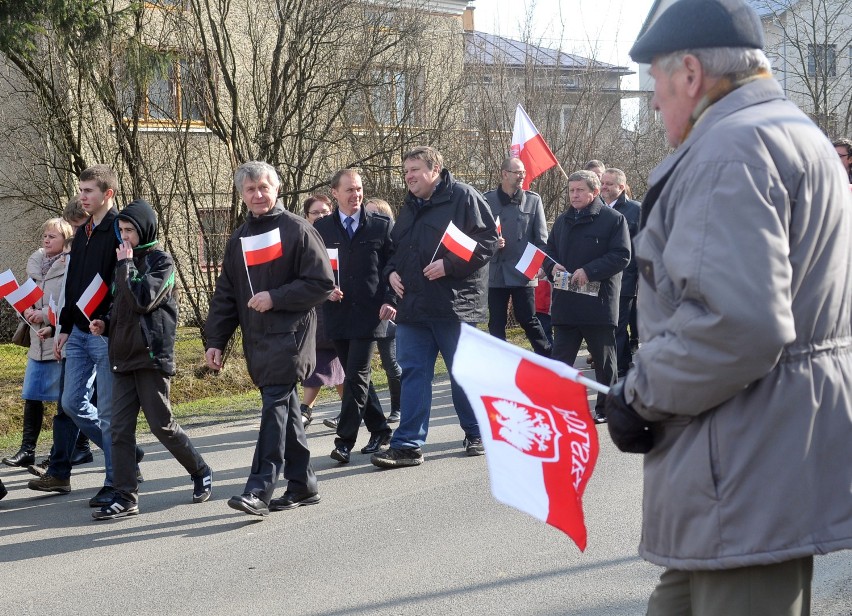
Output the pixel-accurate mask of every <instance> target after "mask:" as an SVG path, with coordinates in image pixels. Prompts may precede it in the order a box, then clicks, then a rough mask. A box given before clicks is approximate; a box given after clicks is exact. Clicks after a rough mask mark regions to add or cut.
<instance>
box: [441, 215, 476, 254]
mask: <svg viewBox="0 0 852 616" xmlns="http://www.w3.org/2000/svg"><path fill="white" fill-rule="evenodd" d="M441 244H443V245H444V247H445V248H446V249H447V250H449V251H450V252H451V253H453V254H454V255H456V256H457V257H459V258H461V259H464V260H465V261H470V260H471V259H472V258H473V251H474V250H476V240H475V239H473V238H472V237H470V236H468V235H465V233H464V231H462V230H461V229H459V228H458V227H457V226H455V225H454V224H453V221H452V220H451V221H450V224H449V225H447V230H446V231H444V236H443V237H442V238H441Z"/></svg>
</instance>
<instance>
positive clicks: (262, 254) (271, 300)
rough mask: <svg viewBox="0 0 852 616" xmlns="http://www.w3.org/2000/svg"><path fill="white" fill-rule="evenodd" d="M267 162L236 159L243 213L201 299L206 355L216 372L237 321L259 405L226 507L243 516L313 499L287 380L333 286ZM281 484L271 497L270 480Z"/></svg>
mask: <svg viewBox="0 0 852 616" xmlns="http://www.w3.org/2000/svg"><path fill="white" fill-rule="evenodd" d="M280 184H281V182H280V180H279V179H278V173H277V172H276V171H275V168H274V167H272V165H269V164H267V163H264V162H260V161H250V162H247V163H244V164H242V165H241V166H240V167H239V168H238V169H237V171H236V173H235V174H234V185H235V187H236V189H237V191H238V192H239V193H240V196H241V197H242V199H243V202H244V203H245V205H246V207H247V208H248V214H247V215H246V222H245V223H244V224H243V225H242V226H240V227H239V228H238V229H237V230H236V231H234V233H233V235H231V238H230V239H229V240H228V244H227V245H226V246H225V256H224V258H223V261H222V272H221V273H220V274H219V279H218V280H217V281H216V291H215V292H214V293H213V298H212V299H211V300H210V311H209V312H208V315H207V323H206V324H205V325H204V334H205V336H206V338H207V352H206V354H205V359H206V361H207V366H208V367H209V368H210V369H212V370H217V371H218V370H220V369H221V368H222V350H223V349H224V348H225V347H226V345H227V344H228V340H230V338H231V336H232V335H233V333H234V330H236V328H237V326H238V325H239V326H240V328H241V329H242V336H243V352H244V353H245V357H246V363H247V364H248V370H249V374H250V375H251V378H252V381H254V383H255V385H257V386H258V387H259V388H260V395H261V400H262V404H263V408H262V409H261V412H260V432H259V433H258V436H257V446H256V447H255V450H254V460H253V461H252V465H251V474H250V475H249V478H248V480H247V481H246V486H245V489H244V490H243V493H242V494H241V495H239V496H234V497H232V498H231V499H230V500H229V501H228V506H230V507H231V508H233V509H236V510H238V511H242V512H244V513H247V514H250V515H257V516H265V515H268V514H269V511H270V509H271V510H272V511H283V510H286V509H293V508H295V507H299V506H302V505H312V504H314V503H317V502H319V499H320V497H319V493H318V491H317V478H316V475H315V474H314V471H313V469H312V468H311V452H310V450H309V449H308V442H307V439H306V438H305V429H304V427H303V425H302V413H301V411H300V409H299V395H298V393H297V392H296V383H297V381H299V380H302V379H304V378H305V377H307V376H308V375H309V374H311V372H313V368H314V365H315V364H316V349H315V346H314V345H315V338H316V336H315V333H316V314H315V313H314V310H313V308H314V307H315V306H318V305H319V304H321V303H322V302H324V301H325V300H326V299H327V298H328V297H329V295H331V292H332V291H333V290H334V277H333V274H332V271H331V264H330V263H329V260H328V253H327V252H326V250H325V244H323V242H322V239H321V238H320V236H319V234H318V233H317V231H316V230H315V229H314V228H313V226H312V225H311V224H310V223H309V222H308V221H307V220H305V219H304V218H302V217H301V216H296V215H295V214H292V213H290V212H288V211H287V210H286V209H284V205H283V204H282V203H281V202H280V201H278V188H279V186H280ZM282 471H283V473H284V477H285V478H286V479H287V489H286V491H285V492H284V494H283V495H282V496H281V497H279V498H275V499H273V498H272V492H273V490H274V489H275V484H276V483H277V481H278V476H279V475H280V474H281V473H282Z"/></svg>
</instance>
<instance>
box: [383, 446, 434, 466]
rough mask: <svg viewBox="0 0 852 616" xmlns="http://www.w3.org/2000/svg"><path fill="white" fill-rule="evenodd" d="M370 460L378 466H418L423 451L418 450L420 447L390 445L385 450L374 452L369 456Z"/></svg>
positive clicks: (421, 462) (421, 460)
mask: <svg viewBox="0 0 852 616" xmlns="http://www.w3.org/2000/svg"><path fill="white" fill-rule="evenodd" d="M370 462H372V463H373V464H374V465H375V466H378V467H379V468H398V467H400V466H419V465H421V464H423V452H422V451H420V447H409V448H408V449H396V448H394V447H391V448H390V449H388V450H387V451H382V452H379V453H374V454H373V455H372V456H371V457H370Z"/></svg>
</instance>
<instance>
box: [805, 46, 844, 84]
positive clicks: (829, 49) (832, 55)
mask: <svg viewBox="0 0 852 616" xmlns="http://www.w3.org/2000/svg"><path fill="white" fill-rule="evenodd" d="M808 75H810V76H811V77H837V50H836V49H835V45H808Z"/></svg>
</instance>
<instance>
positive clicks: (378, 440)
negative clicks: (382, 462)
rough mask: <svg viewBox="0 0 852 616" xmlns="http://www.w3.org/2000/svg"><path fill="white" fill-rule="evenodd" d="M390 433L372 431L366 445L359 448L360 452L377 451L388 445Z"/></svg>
mask: <svg viewBox="0 0 852 616" xmlns="http://www.w3.org/2000/svg"><path fill="white" fill-rule="evenodd" d="M390 441H391V435H390V433H389V432H374V433H373V434H371V435H370V440H369V441H368V442H367V444H366V446H364V447H362V448H361V453H377V452H379V451H384V450H385V449H387V448H388V447H390Z"/></svg>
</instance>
